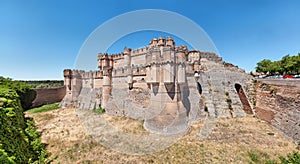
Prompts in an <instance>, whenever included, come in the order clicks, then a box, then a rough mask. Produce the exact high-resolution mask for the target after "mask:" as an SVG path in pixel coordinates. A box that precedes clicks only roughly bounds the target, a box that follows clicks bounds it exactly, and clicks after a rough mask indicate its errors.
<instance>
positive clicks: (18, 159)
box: [0, 87, 48, 163]
mask: <svg viewBox="0 0 300 164" xmlns="http://www.w3.org/2000/svg"><path fill="white" fill-rule="evenodd" d="M0 122H1V128H0V134H1V135H0V163H44V162H45V159H46V157H47V156H48V154H47V152H46V151H45V146H44V145H43V144H42V143H41V139H40V135H39V133H38V132H37V130H36V127H35V126H34V123H33V120H31V119H28V118H26V119H25V118H24V114H23V109H22V107H21V104H20V97H19V95H18V94H17V92H16V91H15V90H13V89H10V88H7V87H3V88H0Z"/></svg>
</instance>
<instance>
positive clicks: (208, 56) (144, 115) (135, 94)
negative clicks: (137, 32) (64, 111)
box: [61, 37, 253, 134]
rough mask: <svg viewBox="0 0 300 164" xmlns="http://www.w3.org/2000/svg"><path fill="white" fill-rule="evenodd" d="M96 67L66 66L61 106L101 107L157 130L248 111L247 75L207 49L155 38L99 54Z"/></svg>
mask: <svg viewBox="0 0 300 164" xmlns="http://www.w3.org/2000/svg"><path fill="white" fill-rule="evenodd" d="M98 68H99V69H98V70H96V71H90V72H85V71H79V70H70V69H66V70H64V82H65V86H66V95H65V97H64V99H63V101H62V103H61V106H75V107H77V108H80V109H96V108H99V107H101V108H104V109H105V110H106V112H107V113H108V114H112V115H121V116H127V117H131V118H135V119H142V120H144V127H145V129H147V130H149V131H151V132H154V133H160V134H173V133H177V132H181V131H184V130H186V129H187V128H188V125H189V124H190V123H192V122H195V121H198V120H201V119H205V117H211V118H225V117H226V118H230V117H240V116H245V114H246V113H249V114H252V113H253V111H252V103H253V102H252V97H253V95H251V94H250V93H251V92H250V91H251V88H252V86H251V85H252V83H251V76H249V75H248V74H246V73H245V72H244V71H243V70H241V69H239V68H238V67H236V66H233V65H232V64H229V63H225V62H223V61H222V58H221V57H219V56H218V55H216V54H215V53H211V52H202V51H199V50H188V48H187V46H185V45H182V46H176V45H175V41H174V40H173V39H172V38H171V37H168V38H164V37H159V38H158V39H157V38H153V39H152V40H151V41H150V43H149V46H147V47H146V46H145V47H143V48H138V49H136V50H132V49H130V48H126V47H125V48H124V51H123V53H120V54H111V55H108V54H102V53H99V54H98Z"/></svg>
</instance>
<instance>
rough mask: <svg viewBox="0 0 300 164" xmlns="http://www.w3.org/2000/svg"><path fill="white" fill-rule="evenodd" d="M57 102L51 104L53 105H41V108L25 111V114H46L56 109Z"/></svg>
mask: <svg viewBox="0 0 300 164" xmlns="http://www.w3.org/2000/svg"><path fill="white" fill-rule="evenodd" d="M58 105H59V102H57V103H53V104H47V105H43V106H41V107H37V108H32V109H30V110H27V111H26V112H27V113H41V112H47V111H50V110H54V109H58Z"/></svg>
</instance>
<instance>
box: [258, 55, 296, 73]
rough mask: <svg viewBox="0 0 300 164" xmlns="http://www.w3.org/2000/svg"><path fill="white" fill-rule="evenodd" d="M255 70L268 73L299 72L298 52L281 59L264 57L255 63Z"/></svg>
mask: <svg viewBox="0 0 300 164" xmlns="http://www.w3.org/2000/svg"><path fill="white" fill-rule="evenodd" d="M256 72H263V73H267V72H269V73H270V74H281V75H285V74H299V73H300V53H298V55H295V56H290V55H286V56H284V57H282V59H281V60H278V61H271V60H269V59H264V60H262V61H260V62H258V63H257V66H256Z"/></svg>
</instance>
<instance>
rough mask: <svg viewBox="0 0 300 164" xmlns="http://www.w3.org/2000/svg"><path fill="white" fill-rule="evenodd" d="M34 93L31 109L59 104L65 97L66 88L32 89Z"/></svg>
mask: <svg viewBox="0 0 300 164" xmlns="http://www.w3.org/2000/svg"><path fill="white" fill-rule="evenodd" d="M33 90H34V91H35V92H36V97H35V99H34V100H33V102H32V105H31V108H34V107H39V106H42V105H45V104H51V103H55V102H60V101H62V100H63V98H64V96H65V95H66V88H65V87H60V88H42V89H33Z"/></svg>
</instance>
